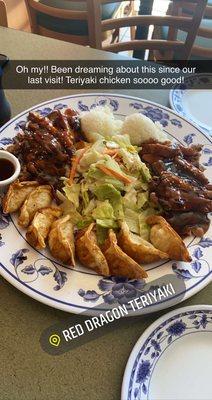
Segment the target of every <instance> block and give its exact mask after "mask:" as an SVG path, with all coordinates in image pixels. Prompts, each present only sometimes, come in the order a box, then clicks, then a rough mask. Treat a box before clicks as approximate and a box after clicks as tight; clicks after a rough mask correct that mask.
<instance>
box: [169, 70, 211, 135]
mask: <svg viewBox="0 0 212 400" xmlns="http://www.w3.org/2000/svg"><path fill="white" fill-rule="evenodd" d="M211 80H212V75H211V74H196V75H190V76H189V77H187V78H185V83H183V84H177V85H175V86H174V88H173V89H171V90H170V93H169V102H170V105H171V107H172V109H173V110H174V111H176V112H177V113H178V114H179V115H180V116H182V117H184V118H187V119H188V120H189V121H191V122H192V123H193V124H195V125H196V126H198V127H199V128H200V129H201V130H202V131H203V132H205V133H206V134H209V135H212V114H211V102H212V89H206V88H205V89H202V87H205V86H206V85H207V83H210V85H211ZM198 87H199V88H198Z"/></svg>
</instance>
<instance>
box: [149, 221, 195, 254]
mask: <svg viewBox="0 0 212 400" xmlns="http://www.w3.org/2000/svg"><path fill="white" fill-rule="evenodd" d="M146 222H147V224H149V225H151V229H150V241H151V243H152V244H153V246H155V247H156V248H157V249H159V250H160V251H163V252H164V253H167V254H168V255H169V258H171V259H172V260H177V261H191V257H190V254H189V252H188V249H187V248H186V246H185V243H184V242H183V240H182V239H181V237H180V236H179V235H178V234H177V233H176V232H175V231H174V229H173V228H172V227H171V226H170V225H169V224H168V222H167V221H166V220H165V219H164V218H163V217H160V216H159V215H151V216H150V217H148V218H147V220H146Z"/></svg>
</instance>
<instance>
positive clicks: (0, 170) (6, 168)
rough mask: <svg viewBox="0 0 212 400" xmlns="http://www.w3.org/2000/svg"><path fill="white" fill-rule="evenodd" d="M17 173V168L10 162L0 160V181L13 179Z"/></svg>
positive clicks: (3, 159) (4, 159)
mask: <svg viewBox="0 0 212 400" xmlns="http://www.w3.org/2000/svg"><path fill="white" fill-rule="evenodd" d="M14 172H15V167H14V165H13V163H12V162H11V161H10V160H7V159H6V158H0V181H5V180H6V179H9V178H11V176H12V175H13V174H14Z"/></svg>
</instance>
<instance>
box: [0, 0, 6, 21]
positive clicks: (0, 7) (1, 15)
mask: <svg viewBox="0 0 212 400" xmlns="http://www.w3.org/2000/svg"><path fill="white" fill-rule="evenodd" d="M0 26H4V27H7V26H8V22H7V11H6V5H5V3H4V1H2V0H0Z"/></svg>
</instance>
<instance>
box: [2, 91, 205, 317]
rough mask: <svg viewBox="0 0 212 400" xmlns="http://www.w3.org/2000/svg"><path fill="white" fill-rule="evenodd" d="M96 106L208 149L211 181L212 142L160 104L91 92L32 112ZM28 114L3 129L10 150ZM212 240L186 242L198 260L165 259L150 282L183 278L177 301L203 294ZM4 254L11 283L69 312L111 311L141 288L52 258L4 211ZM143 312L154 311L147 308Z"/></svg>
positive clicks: (4, 268)
mask: <svg viewBox="0 0 212 400" xmlns="http://www.w3.org/2000/svg"><path fill="white" fill-rule="evenodd" d="M96 105H108V106H109V107H111V109H112V110H113V111H114V113H115V115H116V116H117V117H119V118H123V117H124V116H126V115H129V114H131V113H134V112H141V113H143V114H145V115H147V116H148V117H150V118H151V119H152V120H153V121H159V122H161V124H162V125H163V127H164V129H165V131H166V132H167V133H168V135H169V136H170V138H172V139H173V140H175V141H176V142H178V143H182V144H184V145H190V144H191V143H194V144H195V143H201V144H202V145H203V146H204V147H203V154H202V158H201V162H202V163H203V164H204V166H205V168H206V175H207V176H208V178H210V177H211V167H212V147H211V140H210V139H209V138H208V137H207V135H205V134H204V133H202V132H201V131H200V130H199V129H198V128H197V127H195V126H194V125H192V124H191V123H190V122H188V121H187V120H185V119H184V118H182V117H179V115H177V114H176V113H175V112H173V111H172V110H170V109H168V108H166V107H163V106H161V105H159V104H156V103H152V102H150V101H147V100H143V99H140V98H136V97H129V96H121V95H112V94H105V93H104V94H102V93H94V94H90V93H89V94H77V95H74V96H66V97H62V98H58V99H54V100H50V101H47V102H45V103H42V104H39V105H36V106H34V107H32V108H31V109H29V110H39V112H40V113H41V114H42V115H46V114H48V113H49V112H50V111H51V110H53V109H56V108H59V109H61V110H63V109H64V108H65V107H68V106H71V107H74V108H75V109H77V110H78V111H88V110H90V109H92V108H93V107H95V106H96ZM29 110H26V111H24V112H22V113H21V114H19V115H18V116H17V117H15V118H13V119H12V120H11V121H9V122H8V123H7V124H6V125H5V126H4V127H2V128H1V130H0V146H3V147H4V146H5V147H6V146H7V145H8V144H10V143H11V142H12V138H13V137H14V136H15V135H16V134H17V132H18V131H19V129H21V127H22V126H23V124H24V123H25V122H26V119H27V115H28V112H29ZM211 237H212V235H211V233H210V232H209V231H208V232H207V234H206V235H205V237H203V238H202V239H201V240H200V238H194V237H190V238H187V239H186V242H185V243H186V245H187V246H188V247H189V251H190V254H191V255H192V257H193V259H192V262H191V263H190V264H189V263H173V262H171V261H166V262H163V263H154V264H150V265H148V266H147V270H148V274H149V282H150V281H153V280H155V279H158V278H161V277H163V276H166V275H168V274H172V275H173V276H175V277H177V279H183V280H184V282H185V291H184V292H183V293H179V295H177V296H176V302H180V301H182V299H183V298H184V299H186V298H188V297H190V296H192V295H194V294H195V293H196V292H198V291H200V290H201V289H202V288H203V287H204V286H206V285H207V284H208V283H209V282H210V281H211V277H212V274H211V272H212V271H211V266H210V263H209V261H210V258H211V249H212V240H211ZM0 254H1V257H0V274H1V275H2V276H3V277H4V278H5V279H6V280H7V281H9V282H10V283H11V284H12V285H14V286H15V287H16V288H18V289H19V290H20V291H22V292H23V293H25V294H27V295H28V296H30V297H32V298H34V299H36V300H38V301H40V302H43V303H45V304H47V305H49V306H51V307H54V308H58V309H61V310H63V311H67V312H73V313H77V314H79V313H82V312H85V313H86V314H88V315H93V314H96V313H97V312H99V311H101V310H105V308H107V309H110V308H112V307H113V306H114V304H116V303H117V301H118V302H120V303H121V302H122V298H123V297H124V296H125V295H127V297H128V298H129V299H130V296H131V295H132V297H134V293H135V287H136V290H137V288H138V286H139V285H137V283H138V282H136V281H135V280H133V281H129V280H128V281H127V280H124V281H123V279H121V280H120V279H118V278H117V279H114V278H113V277H110V278H107V279H106V278H103V277H101V276H98V275H96V274H95V273H94V272H93V271H91V270H89V269H87V268H84V267H82V266H81V265H79V264H78V265H77V266H76V268H75V269H70V268H67V266H65V265H62V264H60V263H58V262H57V261H56V260H55V259H53V258H52V257H51V255H50V253H49V252H48V251H44V252H39V251H37V250H35V249H33V248H32V247H31V246H30V245H29V244H28V243H27V241H26V239H25V232H24V231H23V230H21V229H20V228H19V227H18V224H17V217H16V216H15V215H12V216H9V215H3V214H2V213H0ZM126 283H127V285H126ZM147 283H148V281H147ZM138 295H139V290H138ZM172 304H173V303H172ZM170 305H171V303H170V302H169V301H168V299H167V301H164V302H163V304H160V305H159V304H158V310H159V309H164V308H167V307H169V306H170ZM144 311H145V312H151V311H154V310H153V309H152V308H151V307H148V310H147V309H146V310H143V312H144Z"/></svg>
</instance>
